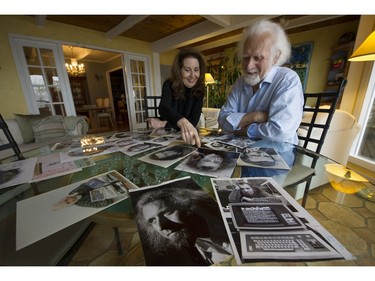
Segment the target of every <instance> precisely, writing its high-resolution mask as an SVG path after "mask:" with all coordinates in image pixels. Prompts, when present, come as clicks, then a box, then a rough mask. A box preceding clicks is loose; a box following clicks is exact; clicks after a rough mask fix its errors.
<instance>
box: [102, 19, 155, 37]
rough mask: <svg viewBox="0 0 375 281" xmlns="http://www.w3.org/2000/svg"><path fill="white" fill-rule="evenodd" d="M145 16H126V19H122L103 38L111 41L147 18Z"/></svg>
mask: <svg viewBox="0 0 375 281" xmlns="http://www.w3.org/2000/svg"><path fill="white" fill-rule="evenodd" d="M147 17H148V16H147V15H136V16H127V17H126V19H124V20H123V21H122V22H120V23H119V24H118V25H116V26H115V27H114V28H112V29H111V30H109V31H108V32H107V33H106V34H105V37H106V38H107V39H112V38H114V37H116V36H118V35H120V34H121V33H123V32H125V31H127V30H128V29H130V28H132V27H133V26H134V25H136V24H137V23H139V22H141V21H142V20H144V19H145V18H147Z"/></svg>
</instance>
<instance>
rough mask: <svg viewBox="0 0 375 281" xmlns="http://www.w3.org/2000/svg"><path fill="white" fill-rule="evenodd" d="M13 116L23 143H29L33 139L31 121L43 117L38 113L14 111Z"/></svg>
mask: <svg viewBox="0 0 375 281" xmlns="http://www.w3.org/2000/svg"><path fill="white" fill-rule="evenodd" d="M14 117H15V119H16V122H17V124H18V127H19V128H20V130H21V134H22V138H23V142H24V143H30V142H33V141H34V131H33V128H32V123H33V122H35V121H38V120H41V119H43V118H44V117H43V116H42V115H40V114H17V113H14Z"/></svg>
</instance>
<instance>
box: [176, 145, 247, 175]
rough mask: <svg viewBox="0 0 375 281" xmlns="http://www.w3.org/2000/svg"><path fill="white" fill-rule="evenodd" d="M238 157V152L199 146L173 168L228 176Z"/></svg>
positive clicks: (231, 172)
mask: <svg viewBox="0 0 375 281" xmlns="http://www.w3.org/2000/svg"><path fill="white" fill-rule="evenodd" d="M239 157H240V153H239V152H233V151H232V152H228V151H220V150H214V149H209V148H202V147H200V148H198V150H196V151H195V152H193V153H192V154H190V155H189V156H188V157H187V158H186V159H185V160H184V161H183V162H182V163H180V164H179V165H178V166H177V167H176V168H175V169H176V170H179V171H186V172H191V173H197V174H201V175H205V176H210V177H227V178H230V177H231V176H232V174H233V171H234V168H235V167H236V164H237V160H238V158H239Z"/></svg>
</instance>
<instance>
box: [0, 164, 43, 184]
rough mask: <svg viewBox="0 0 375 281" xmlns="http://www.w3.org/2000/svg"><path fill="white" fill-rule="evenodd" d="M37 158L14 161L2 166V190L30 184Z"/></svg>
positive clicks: (0, 177)
mask: <svg viewBox="0 0 375 281" xmlns="http://www.w3.org/2000/svg"><path fill="white" fill-rule="evenodd" d="M36 162H37V158H29V159H25V160H19V161H14V162H11V163H6V164H1V165H0V189H1V188H6V187H9V186H14V185H18V184H23V183H26V182H30V181H31V179H32V178H33V175H34V168H35V164H36Z"/></svg>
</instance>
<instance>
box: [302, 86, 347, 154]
mask: <svg viewBox="0 0 375 281" xmlns="http://www.w3.org/2000/svg"><path fill="white" fill-rule="evenodd" d="M346 82H347V80H346V79H343V80H342V81H341V83H340V85H339V87H338V89H337V91H336V92H326V93H305V94H304V98H305V102H304V107H303V111H304V117H303V119H302V122H301V124H300V127H299V129H298V138H299V140H300V145H301V146H303V147H304V148H309V149H311V145H310V146H309V147H308V145H309V144H311V143H312V144H315V145H316V149H315V150H314V149H311V150H314V151H315V152H316V153H320V150H321V149H322V146H323V143H324V140H325V137H326V135H327V132H328V130H329V127H330V124H331V121H332V117H333V114H334V113H335V110H336V106H337V103H338V101H339V99H340V98H341V95H342V93H343V91H344V88H345V86H346ZM311 101H312V102H311Z"/></svg>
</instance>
